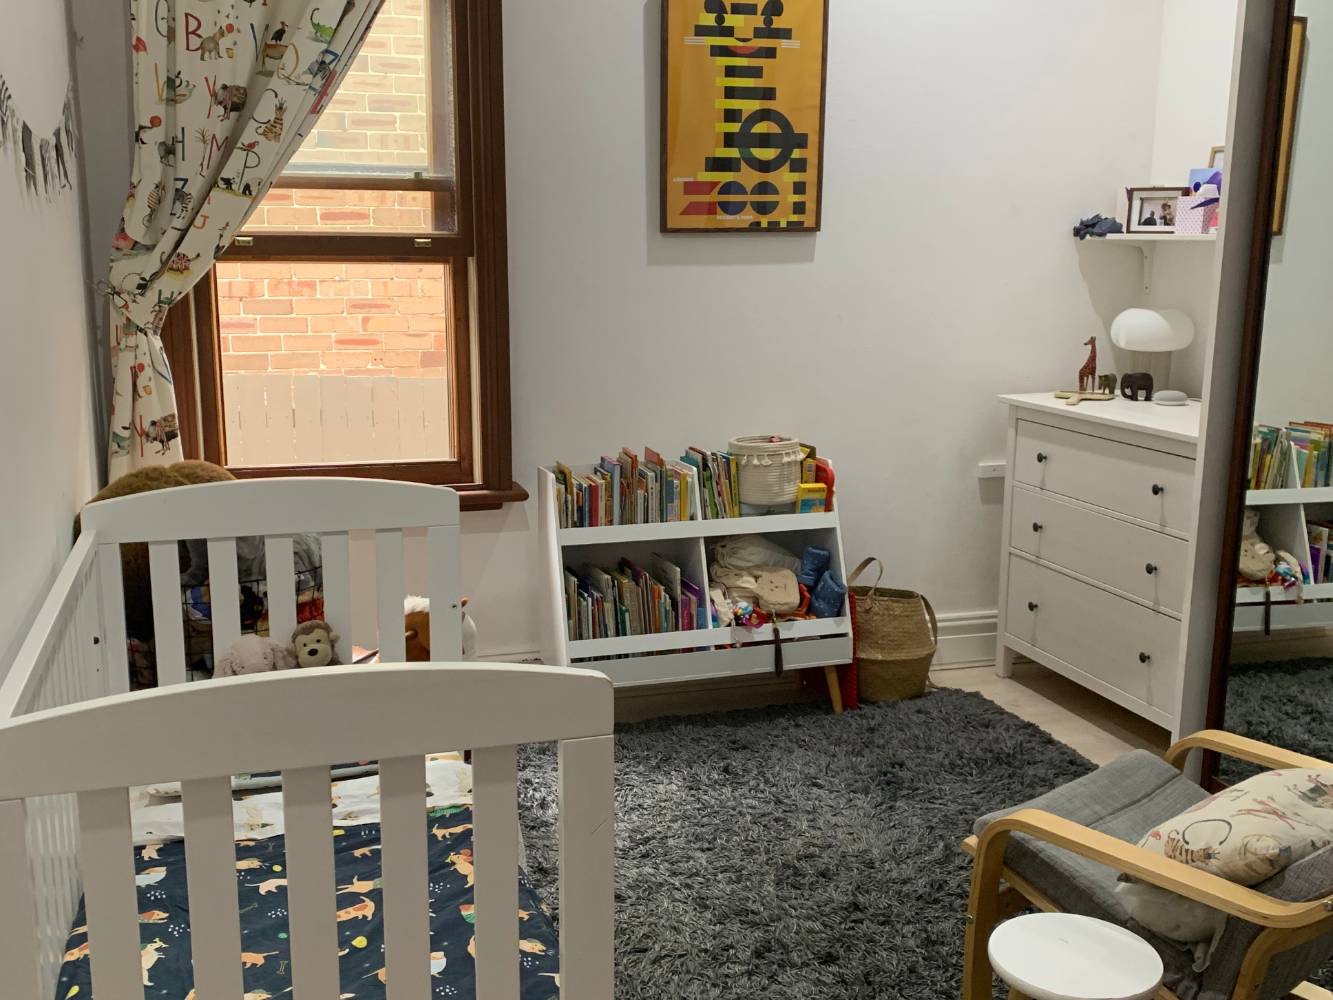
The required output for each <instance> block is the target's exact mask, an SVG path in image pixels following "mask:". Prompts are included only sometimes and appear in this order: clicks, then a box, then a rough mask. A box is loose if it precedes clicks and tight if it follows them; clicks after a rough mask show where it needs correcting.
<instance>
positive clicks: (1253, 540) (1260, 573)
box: [1240, 507, 1277, 583]
mask: <svg viewBox="0 0 1333 1000" xmlns="http://www.w3.org/2000/svg"><path fill="white" fill-rule="evenodd" d="M1241 524H1242V527H1241V536H1240V575H1241V576H1243V577H1245V579H1247V580H1254V581H1255V582H1257V583H1262V582H1263V581H1265V580H1267V579H1268V576H1269V574H1270V573H1272V572H1273V570H1274V568H1275V567H1276V566H1277V556H1276V555H1275V554H1274V553H1273V549H1272V547H1271V546H1269V544H1268V543H1267V542H1265V541H1264V540H1263V539H1262V538H1260V537H1259V512H1258V511H1257V510H1255V509H1254V508H1252V507H1246V508H1245V516H1244V519H1243V521H1242V522H1241Z"/></svg>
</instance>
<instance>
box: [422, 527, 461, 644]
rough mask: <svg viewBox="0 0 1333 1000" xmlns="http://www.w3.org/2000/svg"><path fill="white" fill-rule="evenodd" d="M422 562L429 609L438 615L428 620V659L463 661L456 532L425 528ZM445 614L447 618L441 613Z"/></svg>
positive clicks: (453, 530)
mask: <svg viewBox="0 0 1333 1000" xmlns="http://www.w3.org/2000/svg"><path fill="white" fill-rule="evenodd" d="M426 558H427V560H428V562H429V565H430V571H429V572H430V590H429V592H428V593H429V595H430V606H431V611H432V612H434V611H436V610H437V609H438V610H439V611H440V613H439V614H432V615H431V616H430V658H431V659H432V660H443V661H444V662H446V663H447V662H449V661H451V660H460V659H462V658H463V633H462V624H461V622H462V617H463V613H462V611H461V609H460V608H459V599H460V595H459V592H458V591H459V582H458V566H459V560H460V556H459V551H458V529H457V528H427V529H426ZM445 611H448V614H445V613H444V612H445Z"/></svg>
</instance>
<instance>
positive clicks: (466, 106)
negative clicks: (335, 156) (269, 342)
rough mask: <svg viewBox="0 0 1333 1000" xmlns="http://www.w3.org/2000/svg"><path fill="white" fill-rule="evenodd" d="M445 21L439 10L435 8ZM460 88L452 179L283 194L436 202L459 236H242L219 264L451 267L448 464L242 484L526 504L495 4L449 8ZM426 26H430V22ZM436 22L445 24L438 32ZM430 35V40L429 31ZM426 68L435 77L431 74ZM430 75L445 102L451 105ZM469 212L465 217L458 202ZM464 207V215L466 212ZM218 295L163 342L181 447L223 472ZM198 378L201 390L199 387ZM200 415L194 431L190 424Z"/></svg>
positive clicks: (292, 468)
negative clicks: (432, 490)
mask: <svg viewBox="0 0 1333 1000" xmlns="http://www.w3.org/2000/svg"><path fill="white" fill-rule="evenodd" d="M429 2H430V13H431V15H432V17H438V15H439V13H440V12H441V11H442V9H443V6H444V4H443V0H429ZM452 16H453V30H454V39H455V43H456V44H455V45H454V51H453V71H454V72H453V76H454V80H453V83H454V95H455V105H456V112H457V125H456V129H455V135H456V137H457V148H456V150H455V166H456V169H455V177H456V178H457V181H456V182H455V180H454V179H450V178H431V177H418V178H392V177H374V176H372V177H346V178H343V177H338V176H336V175H318V176H316V175H301V174H294V175H288V176H285V177H282V178H280V179H279V180H278V181H276V182H275V183H274V185H273V186H274V187H275V188H325V189H362V190H367V189H370V190H375V189H379V190H385V189H390V190H430V191H432V192H434V193H435V195H436V197H435V199H434V203H435V222H436V228H437V229H438V228H440V223H441V222H442V220H444V219H446V218H448V217H449V216H450V215H452V216H453V217H454V218H455V219H456V220H457V226H456V229H457V231H456V232H437V233H432V234H406V235H404V234H397V233H375V234H369V233H365V234H363V233H325V234H321V233H266V232H255V233H246V234H245V237H246V239H244V240H238V241H237V242H234V243H233V244H232V246H231V247H229V248H228V249H227V251H226V253H224V254H223V255H222V257H221V258H220V259H221V260H223V261H227V262H231V261H245V260H251V261H261V260H262V261H323V262H328V261H331V260H338V261H347V262H356V263H443V264H445V265H446V266H447V267H448V270H449V275H450V287H449V292H450V294H449V296H448V299H449V303H450V307H451V309H452V313H453V322H452V323H451V324H450V326H451V331H452V332H451V334H450V343H449V345H448V348H447V349H448V351H449V353H450V356H451V357H452V359H453V371H452V376H453V380H454V381H453V384H452V386H451V388H452V390H453V393H452V398H453V399H454V401H455V402H454V404H453V409H454V419H453V421H451V424H452V429H453V439H454V440H453V454H454V458H452V459H449V460H439V461H423V462H393V463H367V464H337V465H285V466H264V467H237V466H230V467H229V468H230V471H231V472H232V473H233V474H235V475H236V476H238V477H240V478H256V477H262V476H368V477H373V478H379V479H396V480H410V481H414V482H423V483H431V484H434V485H447V486H450V487H452V488H453V489H455V490H457V491H458V493H459V497H460V501H461V503H462V506H463V508H464V509H468V510H483V509H496V508H498V507H500V506H501V505H502V504H504V503H512V502H518V501H522V500H526V499H527V497H528V494H527V491H526V490H524V489H523V487H521V486H520V485H518V484H517V483H516V482H514V481H513V478H512V462H513V445H512V439H511V434H512V422H511V418H510V387H509V282H508V241H507V235H506V218H507V216H506V205H505V173H504V162H505V147H504V65H503V46H502V26H501V12H500V4H498V3H495V2H494V0H453V2H452ZM427 23H428V24H429V23H430V21H429V20H428V22H427ZM436 23H438V22H436ZM428 34H429V32H428ZM435 62H436V61H435V59H434V58H432V59H431V62H430V65H432V66H433V65H435ZM437 76H438V74H432V76H431V83H430V87H431V89H432V93H433V94H434V95H435V97H436V99H437V101H438V100H440V99H441V95H442V94H447V89H446V87H445V82H446V81H444V80H440V79H437V78H436V77H437ZM464 198H466V199H468V203H467V204H466V205H463V204H462V203H461V200H460V199H464ZM463 208H466V209H467V210H466V211H463V210H460V209H463ZM215 288H216V286H215V284H214V279H213V274H212V272H211V271H210V273H209V274H208V275H207V276H205V278H203V279H202V280H201V281H200V282H199V283H198V284H197V285H196V286H195V287H194V289H193V290H192V291H191V293H190V294H189V296H187V298H186V299H184V300H183V301H182V302H181V303H179V304H178V306H177V307H175V308H174V309H172V310H171V313H170V314H169V316H168V320H167V324H166V326H165V328H164V331H163V335H164V341H165V342H166V344H167V348H168V354H169V356H170V358H171V362H172V365H173V367H174V368H175V370H176V371H177V372H181V373H183V374H184V375H185V377H182V378H178V379H177V384H176V389H177V400H178V404H179V407H180V410H181V428H182V441H183V443H184V448H185V453H186V455H187V457H198V458H204V459H206V460H208V461H210V462H214V463H217V464H223V459H224V456H225V428H224V421H223V415H222V414H223V409H222V384H221V378H220V375H221V372H222V367H221V357H220V353H221V352H220V343H219V339H218V329H219V327H218V315H217V300H216V290H215ZM196 373H197V378H196V377H195V376H196ZM196 415H197V418H196Z"/></svg>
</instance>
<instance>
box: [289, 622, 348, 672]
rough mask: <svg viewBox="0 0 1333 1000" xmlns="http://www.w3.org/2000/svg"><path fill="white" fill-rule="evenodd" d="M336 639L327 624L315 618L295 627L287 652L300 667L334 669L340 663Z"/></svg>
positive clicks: (335, 635)
mask: <svg viewBox="0 0 1333 1000" xmlns="http://www.w3.org/2000/svg"><path fill="white" fill-rule="evenodd" d="M338 638H339V636H338V633H337V632H335V631H333V629H332V628H330V627H329V623H328V622H323V621H320V620H319V619H317V618H316V619H313V620H311V621H308V622H302V623H301V624H300V625H298V626H296V631H295V632H293V633H292V644H291V645H290V646H288V647H287V651H288V652H289V653H290V654H291V655H292V658H293V659H294V660H295V661H296V664H297V666H300V667H336V666H338V665H339V663H340V661H339V659H338V648H337V647H338Z"/></svg>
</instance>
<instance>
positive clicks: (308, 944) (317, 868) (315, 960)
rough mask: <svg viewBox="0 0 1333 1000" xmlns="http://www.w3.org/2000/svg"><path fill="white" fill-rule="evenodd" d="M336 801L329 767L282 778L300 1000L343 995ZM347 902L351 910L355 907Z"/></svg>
mask: <svg viewBox="0 0 1333 1000" xmlns="http://www.w3.org/2000/svg"><path fill="white" fill-rule="evenodd" d="M326 565H327V564H326ZM330 795H331V787H330V784H329V769H328V768H327V767H298V768H293V769H291V770H288V771H283V772H282V810H283V816H284V818H285V822H286V834H287V871H286V876H287V912H288V913H289V914H290V916H289V917H288V925H289V926H290V927H291V935H292V939H291V945H292V986H293V988H294V990H295V995H296V996H298V997H336V996H338V994H339V992H340V988H339V985H338V924H337V918H336V916H335V910H336V909H337V904H336V903H335V900H334V867H333V837H332V836H331V831H332V829H333V807H332V803H331V800H330ZM347 898H348V905H351V904H352V903H353V902H355V899H354V898H353V897H347Z"/></svg>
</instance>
